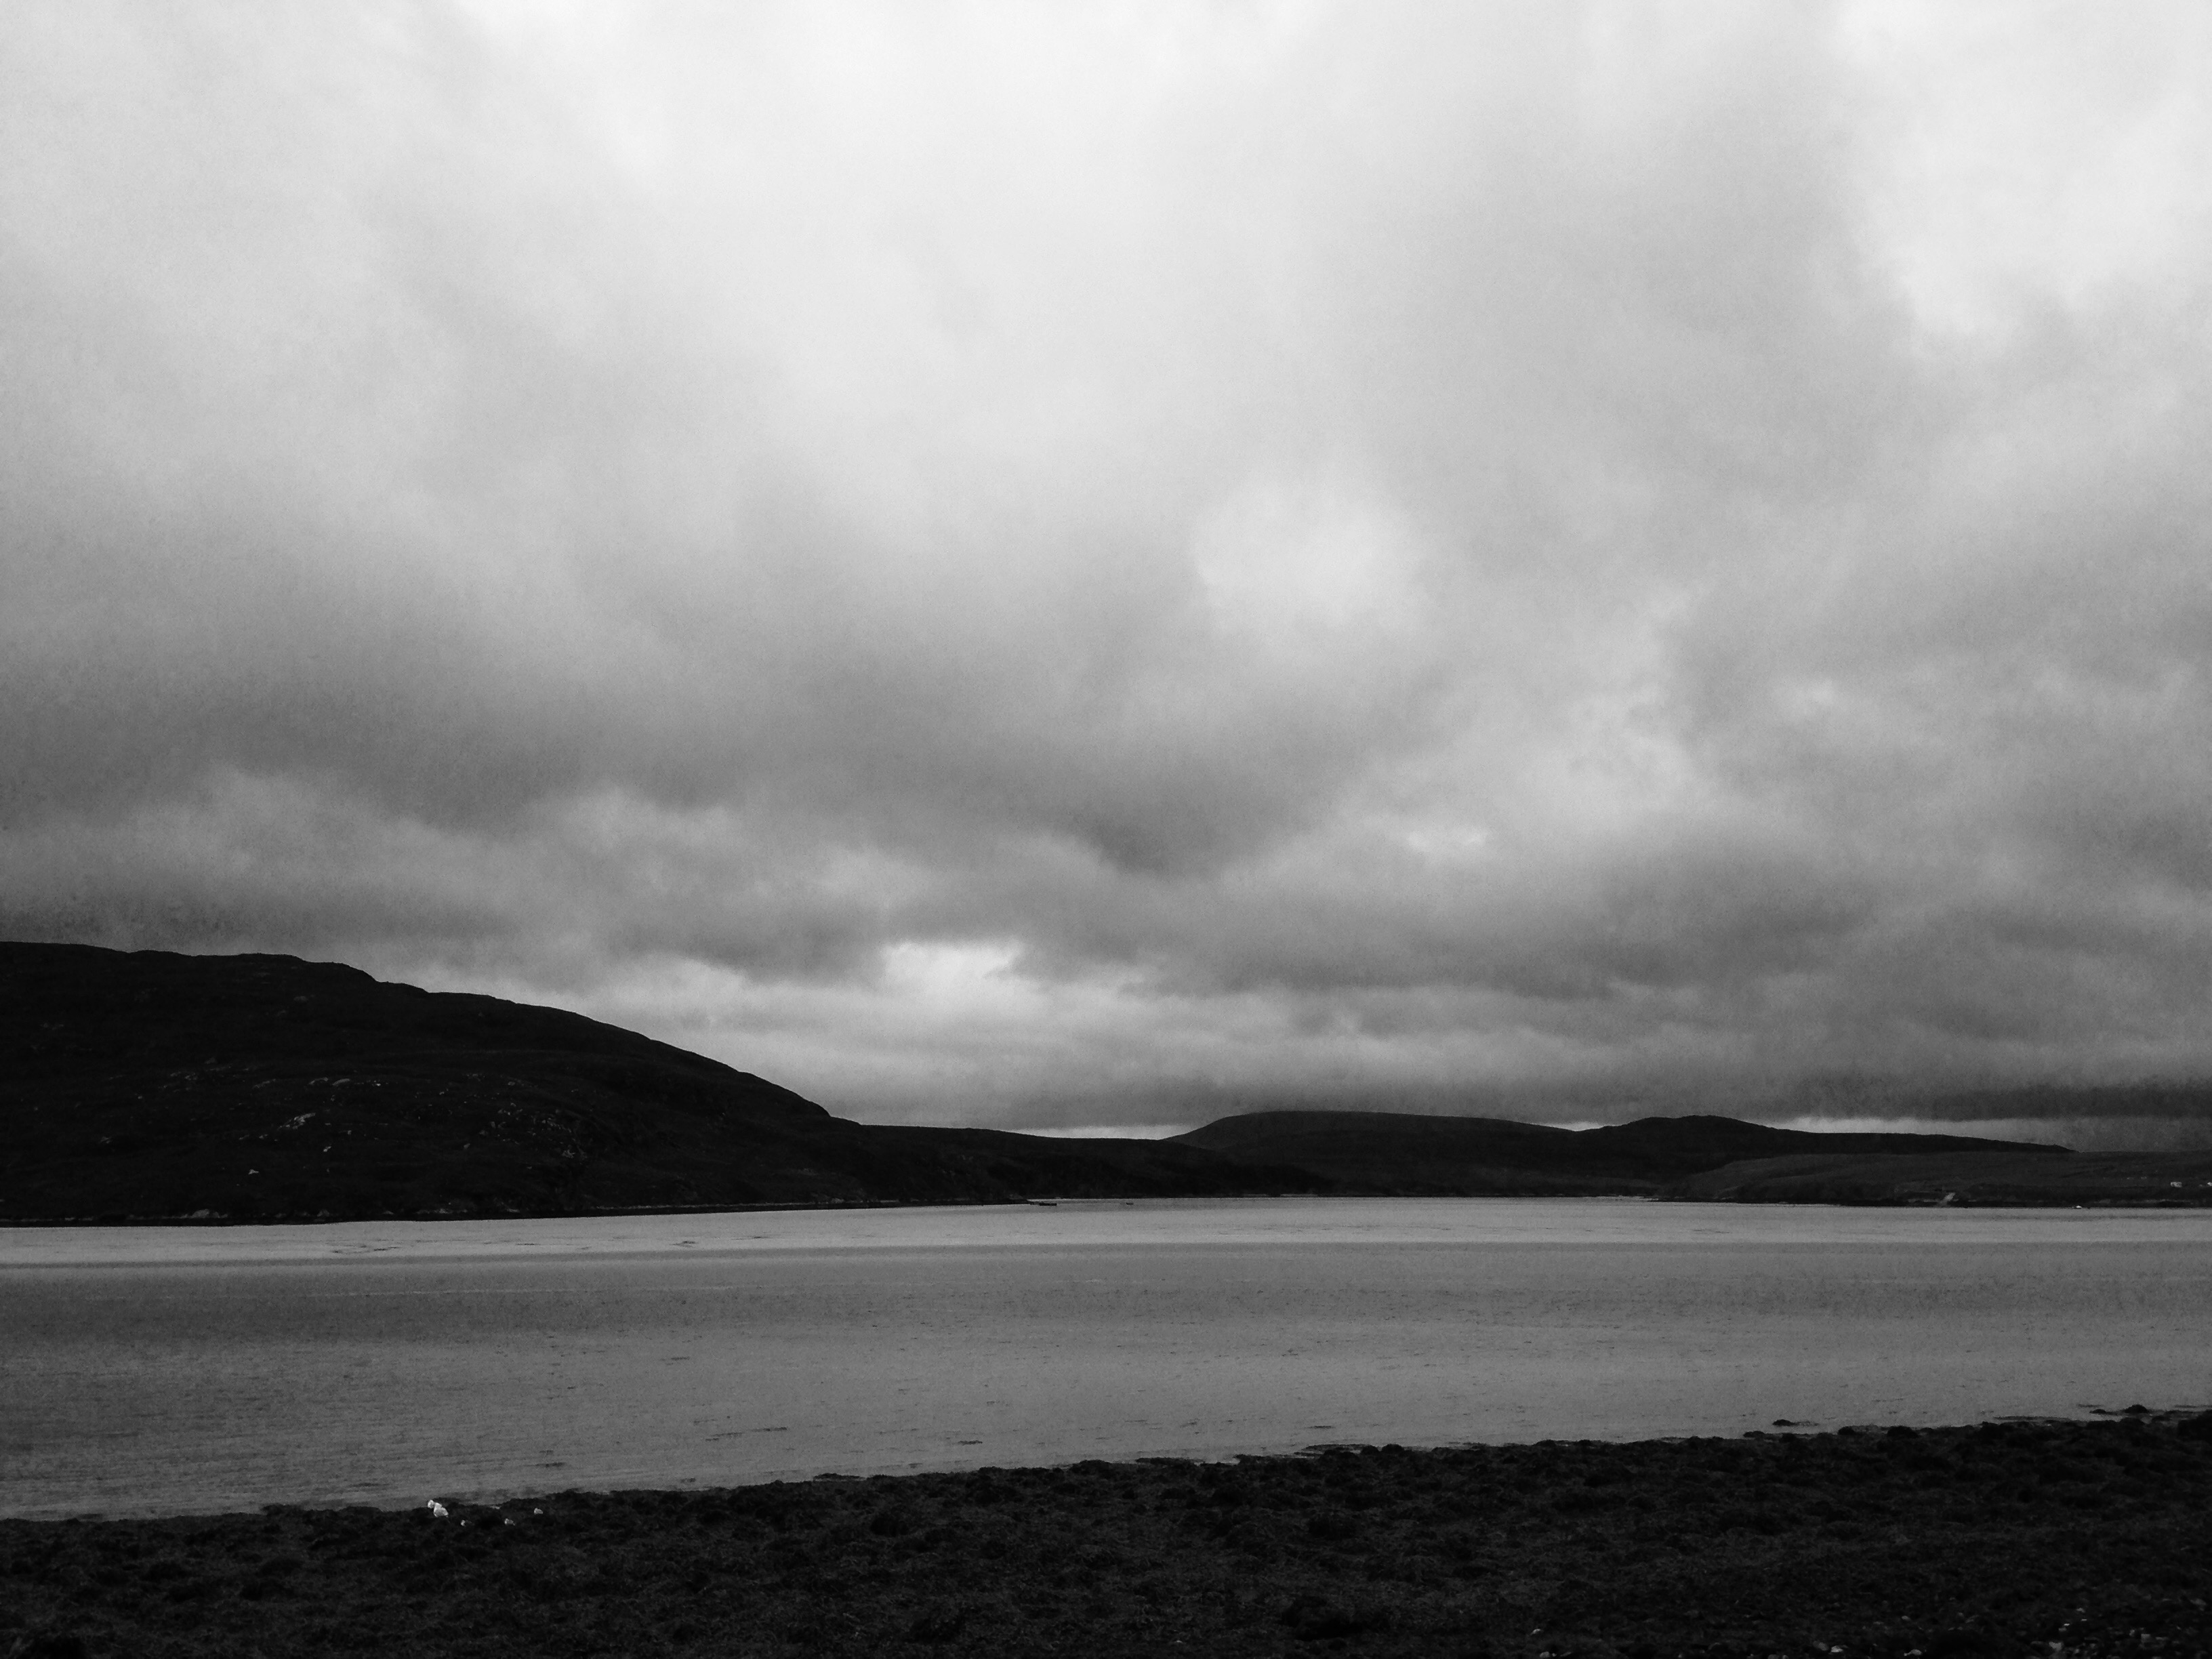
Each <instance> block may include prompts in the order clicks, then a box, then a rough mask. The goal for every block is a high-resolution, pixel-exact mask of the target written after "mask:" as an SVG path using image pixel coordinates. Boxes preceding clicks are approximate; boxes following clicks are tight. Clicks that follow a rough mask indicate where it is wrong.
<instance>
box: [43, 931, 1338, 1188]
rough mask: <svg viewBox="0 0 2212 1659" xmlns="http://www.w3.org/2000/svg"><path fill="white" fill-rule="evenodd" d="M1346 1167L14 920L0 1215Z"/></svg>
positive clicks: (1298, 1183)
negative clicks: (31, 931)
mask: <svg viewBox="0 0 2212 1659" xmlns="http://www.w3.org/2000/svg"><path fill="white" fill-rule="evenodd" d="M1323 1185H1325V1183H1323V1182H1319V1181H1317V1180H1316V1178H1314V1177H1312V1176H1306V1175H1304V1174H1301V1173H1298V1172H1295V1171H1281V1170H1266V1169H1255V1168H1253V1167H1252V1166H1251V1165H1250V1164H1249V1163H1248V1162H1231V1160H1228V1159H1225V1158H1218V1157H1216V1156H1214V1155H1212V1154H1209V1153H1206V1152H1201V1151H1199V1150H1197V1149H1195V1148H1191V1147H1182V1146H1170V1145H1164V1144H1161V1143H1158V1142H1150V1141H1127V1140H1103V1139H1102V1140H1060V1139H1047V1138H1044V1137H1041V1136H1033V1135H1019V1134H1009V1133H1001V1132H998V1131H993V1130H984V1129H931V1128H908V1127H881V1126H874V1125H866V1124H859V1123H853V1122H849V1121H846V1120H844V1119H841V1118H836V1117H833V1116H831V1115H829V1113H828V1112H827V1111H825V1110H823V1109H822V1108H821V1107H819V1106H817V1105H816V1104H814V1103H812V1102H811V1101H808V1100H805V1099H804V1098H802V1097H799V1095H796V1094H793V1092H792V1091H790V1090H788V1089H784V1088H780V1087H778V1086H777V1085H775V1084H773V1083H769V1082H768V1081H766V1080H764V1079H761V1078H757V1077H754V1076H752V1075H750V1073H744V1072H739V1071H736V1070H734V1069H732V1067H730V1066H724V1065H721V1064H720V1063H719V1062H718V1061H715V1060H708V1059H705V1058H703V1057H702V1056H700V1055H697V1054H687V1053H686V1052H684V1050H683V1049H680V1048H671V1047H670V1046H669V1045H668V1044H666V1043H662V1042H653V1040H651V1039H650V1038H647V1037H643V1036H638V1035H637V1034H635V1032H631V1031H625V1030H620V1029H619V1028H617V1027H615V1026H611V1025H604V1024H599V1022H597V1021H595V1020H590V1019H586V1018H583V1017H582V1016H580V1015H577V1014H571V1013H565V1012H561V1011H559V1010H556V1009H551V1008H540V1007H532V1006H527V1005H525V1004H520V1003H513V1002H506V1001H502V1000H499V999H498V998H495V997H486V996H471V995H462V994H445V993H433V992H428V991H422V990H419V989H417V988H416V987H413V986H410V985H395V984H386V983H384V982H382V981H378V980H375V979H373V978H371V977H370V976H369V975H367V974H364V973H362V972H361V971H360V970H359V969H353V968H348V967H343V966H341V965H338V964H336V963H312V962H302V961H300V960H298V959H297V958H295V957H281V956H231V957H192V956H178V955H173V954H170V953H168V952H165V951H130V952H126V951H106V950H100V949H98V948H95V947H93V946H89V945H22V944H0V1220H15V1221H21V1220H33V1219H36V1220H54V1219H64V1218H76V1219H90V1218H194V1217H200V1218H209V1219H231V1220H251V1219H259V1220H274V1219H279V1218H321V1217H330V1218H343V1217H371V1216H382V1215H424V1214H428V1215H475V1214H484V1215H498V1214H525V1213H526V1214H569V1213H586V1212H597V1211H607V1210H619V1209H643V1208H668V1207H676V1206H689V1205H699V1206H730V1205H744V1204H804V1205H815V1204H840V1203H867V1202H917V1203H969V1202H990V1201H1000V1202H1003V1201H1006V1200H1014V1199H1020V1198H1025V1197H1030V1196H1036V1195H1060V1196H1087V1197H1135V1196H1205V1195H1213V1194H1228V1193H1249V1192H1254V1191H1277V1192H1280V1191H1311V1190H1316V1188H1321V1187H1322V1186H1323Z"/></svg>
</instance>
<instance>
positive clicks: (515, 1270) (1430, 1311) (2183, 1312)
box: [0, 1200, 2212, 1516]
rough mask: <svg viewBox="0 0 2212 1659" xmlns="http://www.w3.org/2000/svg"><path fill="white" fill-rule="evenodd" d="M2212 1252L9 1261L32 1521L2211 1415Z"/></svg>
mask: <svg viewBox="0 0 2212 1659" xmlns="http://www.w3.org/2000/svg"><path fill="white" fill-rule="evenodd" d="M2209 1289H2212V1212H2203V1211H2198V1212H2144V1213H2132V1214H2131V1213H2124V1212H2121V1213H2115V1212H2089V1211H1990V1210H1984V1211H1972V1210H1970V1211H1963V1212H1954V1211H1930V1210H1905V1211H1899V1210H1880V1211H1875V1210H1837V1209H1813V1208H1803V1209H1801V1208H1782V1207H1774V1208H1768V1207H1756V1206H1691V1205H1654V1204H1644V1203H1638V1202H1633V1201H1606V1200H1566V1201H1548V1200H1237V1201H1231V1202H1208V1203H1144V1204H1136V1205H1121V1204H1074V1203H1069V1204H1063V1205H1060V1206H1057V1207H1053V1208H1044V1207H1036V1206H1016V1207H1010V1208H1000V1209H948V1210H884V1211H866V1212H848V1213H836V1212H790V1213H779V1214H738V1215H718V1216H679V1217H648V1218H624V1219H621V1220H589V1221H528V1222H507V1223H491V1222H485V1223H471V1222H445V1223H435V1224H416V1223H392V1224H383V1225H374V1224H369V1225H338V1226H324V1227H266V1228H221V1229H212V1228H210V1229H149V1228H128V1229H97V1228H88V1229H57V1230H42V1231H7V1232H0V1513H4V1514H8V1515H15V1516H53V1515H64V1514H78V1513H86V1512H104V1513H106V1514H111V1515H145V1514H162V1513H180V1512H191V1511H195V1510H219V1509H238V1508H246V1507H252V1506H255V1505H258V1504H264V1503H272V1502H280V1501H282V1502H313V1503H332V1502H368V1503H376V1504H419V1503H421V1502H422V1501H423V1499H425V1498H428V1497H431V1496H433V1495H435V1496H438V1497H441V1498H453V1497H458V1496H470V1497H495V1496H509V1495H514V1494H518V1493H529V1492H551V1491H558V1490H561V1489H562V1488H566V1487H572V1486H585V1487H607V1486H684V1485H695V1484H696V1485H701V1486H710V1485H724V1484H730V1483H734V1482H741V1481H751V1480H774V1479H793V1478H806V1477H810V1476H812V1475H816V1474H823V1473H825V1472H840V1473H847V1474H870V1473H877V1472H884V1471H890V1472H897V1471H903V1470H909V1469H918V1468H958V1467H970V1466H975V1465H981V1464H993V1463H996V1464H1017V1463H1031V1462H1062V1461H1069V1460H1073V1459H1078V1458H1085V1457H1109V1458H1121V1457H1132V1456H1139V1455H1160V1454H1168V1455H1200V1456H1223V1455H1229V1454H1232V1453H1237V1452H1258V1451H1281V1450H1288V1449H1296V1448H1298V1447H1302V1446H1308V1445H1313V1444H1316V1443H1330V1442H1370V1443H1383V1442H1389V1441H1397V1442H1400V1443H1404V1444H1407V1445H1434V1444H1443V1443H1452V1442H1457V1441H1498V1440H1530V1439H1541V1438H1547V1437H1560V1438H1566V1437H1642V1436H1648V1435H1669V1434H1738V1433H1741V1432H1743V1431H1746V1430H1747V1429H1751V1428H1755V1427H1764V1426H1766V1425H1769V1424H1771V1422H1772V1420H1773V1419H1777V1418H1787V1419H1792V1420H1794V1421H1797V1422H1802V1423H1808V1424H1814V1425H1824V1426H1832V1425H1839V1424H1844V1423H1858V1424H1875V1423H1888V1422H1914V1423H1936V1422H1960V1421H1969V1420H1974V1419H1982V1418H1986V1417H1991V1416H2001V1415H2008V1414H2070V1413H2079V1412H2081V1411H2084V1410H2087V1409H2089V1408H2091V1407H2106V1408H2112V1407H2121V1406H2124V1405H2127V1404H2130V1403H2133V1402H2136V1401H2142V1402H2144V1403H2147V1404H2148V1405H2151V1406H2153V1407H2168V1406H2179V1405H2192V1406H2195V1405H2203V1404H2212V1318H2208V1317H2207V1315H2208V1310H2212V1296H2208V1290H2209Z"/></svg>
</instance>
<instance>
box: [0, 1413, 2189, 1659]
mask: <svg viewBox="0 0 2212 1659" xmlns="http://www.w3.org/2000/svg"><path fill="white" fill-rule="evenodd" d="M1791 1427H1792V1425H1779V1424H1778V1425H1776V1430H1775V1431H1753V1433H1751V1434H1748V1435H1745V1436H1742V1437H1736V1438H1732V1439H1717V1438H1692V1439H1661V1440H1644V1441H1628V1442H1601V1441H1544V1442H1538V1443H1534V1444H1522V1445H1496V1446H1466V1447H1455V1448H1446V1449H1437V1450H1430V1451H1408V1450H1406V1449H1402V1448H1399V1447H1395V1446H1384V1447H1334V1448H1327V1449H1316V1450H1315V1451H1311V1452H1308V1453H1305V1454H1300V1455H1284V1456H1266V1457H1244V1458H1239V1459H1237V1460H1236V1461H1234V1462H1225V1463H1209V1462H1189V1461H1184V1460H1181V1459H1150V1460H1145V1461H1140V1462H1130V1463H1105V1462H1083V1463H1077V1464H1073V1465H1069V1466H1061V1467H1048V1468H1024V1469H998V1468H983V1469H978V1470H973V1471H969V1472H963V1473H942V1474H905V1475H878V1476H872V1477H865V1478H848V1477H836V1476H824V1477H822V1478H819V1479H816V1480H805V1481H796V1482H774V1483H769V1484H766V1485H761V1486H738V1487H732V1488H724V1489H715V1490H698V1491H695V1490H690V1489H686V1490H684V1491H679V1492H666V1491H659V1492H655V1491H627V1492H561V1493H556V1494H553V1495H550V1496H547V1497H542V1498H528V1499H517V1500H513V1501H509V1502H507V1503H504V1504H498V1505H471V1504H447V1506H446V1509H447V1512H446V1514H445V1515H444V1516H437V1515H434V1514H433V1513H432V1512H431V1510H428V1508H424V1507H416V1508H412V1509H407V1510H382V1509H374V1508H370V1507H367V1506H350V1507H346V1508H337V1509H311V1508H304V1507H300V1506H295V1505H271V1506H270V1507H268V1508H267V1509H264V1510H262V1511H260V1512H259V1513H255V1514H226V1515H200V1516H182V1517H174V1518H169V1519H160V1520H99V1519H83V1518H79V1519H74V1520H60V1521H4V1522H0V1656H8V1659H65V1656H70V1655H77V1654H82V1655H88V1656H94V1659H100V1656H106V1655H110V1654H116V1655H120V1654H133V1655H145V1656H165V1655H175V1656H190V1655H201V1654H208V1655H212V1654H216V1653H224V1654H230V1653H237V1652H251V1651H255V1650H260V1651H265V1652H269V1653H278V1652H282V1653H288V1654H290V1653H301V1654H307V1653H360V1652H393V1651H405V1652H408V1653H410V1654H413V1655H422V1656H437V1655H445V1654H453V1655H463V1654H469V1655H482V1656H501V1655H507V1654H524V1653H529V1654H533V1655H535V1654H556V1653H574V1654H585V1653H605V1654H629V1653H644V1652H653V1653H662V1652H665V1653H699V1654H702V1655H703V1654H715V1655H724V1654H747V1655H762V1656H771V1655H773V1656H783V1655H793V1656H796V1655H800V1654H821V1653H838V1654H855V1655H857V1654H873V1653H881V1652H917V1653H919V1652H937V1653H945V1654H978V1655H981V1654H994V1655H995V1654H1006V1655H1015V1654H1024V1655H1026V1654H1045V1653H1056V1652H1057V1653H1068V1654H1076V1653H1081V1654H1085V1655H1121V1654H1127V1655H1136V1654H1152V1653H1158V1652H1162V1651H1166V1650H1170V1649H1173V1648H1176V1647H1177V1646H1180V1647H1181V1648H1182V1650H1184V1651H1189V1652H1206V1653H1219V1654H1226V1655H1261V1654H1275V1653H1315V1652H1336V1651H1347V1652H1356V1653H1360V1654H1374V1655H1394V1656H1395V1655H1405V1656H1412V1655H1416V1654H1418V1655H1424V1656H1425V1655H1432V1654H1445V1655H1468V1656H1474V1655H1480V1654H1487V1655H1494V1656H1499V1659H1505V1656H1516V1659H1517V1656H1527V1659H1535V1656H1539V1655H1544V1654H1550V1655H1553V1656H1563V1655H1567V1654H1576V1655H1588V1656H1606V1655H1620V1656H1626V1659H1657V1656H1671V1655H1684V1656H1688V1655H1697V1656H1705V1659H1746V1656H1750V1655H1753V1654H1763V1653H1770V1652H1784V1651H1787V1652H1790V1653H1794V1654H1805V1653H1809V1652H1812V1651H1815V1650H1818V1651H1820V1652H1823V1653H1828V1654H1840V1655H1851V1656H1857V1655H1867V1656H1870V1659H1904V1656H1906V1655H1908V1654H1913V1653H1917V1654H1920V1655H1922V1656H1924V1659H1947V1656H1953V1655H1981V1654H1991V1655H1996V1654H2027V1653H2029V1652H2031V1651H2033V1652H2035V1653H2038V1654H2041V1655H2045V1656H2050V1655H2051V1654H2053V1653H2058V1654H2063V1655H2081V1656H2091V1655H2102V1654H2108V1653H2109V1654H2117V1653H2119V1652H2122V1651H2125V1652H2129V1653H2138V1652H2154V1651H2157V1652H2168V1653H2203V1652H2205V1651H2207V1650H2208V1649H2212V1617H2209V1616H2208V1614H2207V1612H2206V1607H2207V1604H2208V1602H2209V1601H2212V1501H2208V1500H2212V1412H2205V1413H2179V1412H2166V1413H2151V1412H2143V1411H2140V1410H2136V1411H2131V1412H2130V1413H2122V1414H2118V1415H2116V1416H2113V1417H2108V1418H2103V1419H2091V1420H2087V1421H2075V1420H2072V1419H2037V1420H2033V1421H2006V1420H1997V1421H1993V1422H1990V1423H1984V1424H1981V1425H1973V1426H1962V1427H1954V1428H1939V1429H1923V1430H1912V1429H1903V1428H1891V1429H1887V1430H1866V1429H1839V1430H1834V1431H1825V1432H1818V1433H1805V1432H1794V1431H1789V1430H1790V1428H1791ZM2053 1644H2056V1646H2055V1647H2054V1646H2053Z"/></svg>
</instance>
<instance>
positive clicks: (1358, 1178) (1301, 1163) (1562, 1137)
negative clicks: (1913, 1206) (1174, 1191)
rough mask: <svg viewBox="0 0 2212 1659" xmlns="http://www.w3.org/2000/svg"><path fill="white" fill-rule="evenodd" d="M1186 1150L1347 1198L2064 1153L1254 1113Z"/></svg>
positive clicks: (1898, 1141) (1484, 1120)
mask: <svg viewBox="0 0 2212 1659" xmlns="http://www.w3.org/2000/svg"><path fill="white" fill-rule="evenodd" d="M1176 1140H1177V1142H1179V1143H1180V1144H1182V1145H1183V1146H1194V1147H1198V1148H1200V1149H1201V1150H1203V1151H1206V1152H1218V1153H1221V1154H1222V1155H1224V1156H1225V1157H1229V1158H1237V1159H1241V1160H1247V1161H1250V1162H1254V1163H1264V1164H1273V1165H1279V1166H1288V1167H1291V1168H1293V1169H1297V1170H1304V1171H1306V1172H1307V1173H1308V1174H1310V1175H1312V1176H1316V1177H1317V1178H1320V1179H1323V1180H1327V1181H1328V1182H1333V1183H1334V1184H1336V1185H1337V1186H1338V1187H1339V1188H1341V1189H1343V1190H1346V1191H1356V1192H1366V1193H1391V1194H1407V1195H1420V1194H1437V1195H1446V1194H1540V1193H1555V1194H1601V1193H1656V1192H1657V1191H1658V1190H1660V1188H1662V1187H1665V1186H1667V1185H1668V1184H1669V1183H1670V1182H1675V1181H1679V1180H1680V1179H1681V1178H1682V1177H1684V1176H1690V1175H1694V1174H1697V1173H1698V1172H1699V1171H1701V1170H1711V1169H1714V1168H1716V1167H1717V1166H1719V1165H1722V1164H1733V1163H1735V1162H1737V1161H1739V1160H1741V1159H1745V1158H1774V1157H1781V1156H1785V1155H1788V1154H1790V1153H1808V1152H1845V1153H1852V1154H1857V1155H1866V1154H1882V1153H1892V1154H1894V1153H1913V1152H1922V1153H1924V1152H1980V1153H1988V1152H2003V1153H2006V1154H2008V1155H2011V1156H2015V1157H2018V1158H2027V1159H2031V1160H2034V1159H2040V1158H2054V1157H2055V1158H2062V1159H2063V1158H2064V1157H2065V1156H2066V1154H2065V1152H2064V1151H2063V1148H2059V1147H2055V1146H2030V1145H2027V1144H2026V1143H2022V1142H2008V1141H1996V1140H1978V1139H1972V1138H1971V1137H1968V1136H1964V1135H1903V1134H1817V1133H1811V1132H1808V1131H1806V1130H1802V1129H1771V1128H1768V1127H1765V1125H1764V1124H1759V1123H1742V1122H1739V1121H1736V1120H1735V1119H1734V1118H1727V1117H1647V1118H1642V1119H1639V1120H1638V1121H1636V1122H1633V1123H1623V1124H1617V1125H1612V1126H1608V1127H1604V1128H1597V1129H1561V1128H1557V1127H1553V1126H1551V1125H1548V1124H1541V1123H1517V1122H1515V1121H1511V1120H1510V1119H1506V1118H1495V1117H1430V1116H1424V1115H1416V1114H1410V1113H1397V1112H1251V1113H1247V1114H1245V1115H1242V1116H1238V1117H1226V1118H1223V1119H1221V1120H1220V1121H1218V1122H1213V1123H1209V1124H1207V1125H1206V1127H1203V1128H1200V1129H1194V1130H1192V1131H1191V1132H1190V1133H1188V1134H1186V1135H1180V1136H1177V1137H1176Z"/></svg>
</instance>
